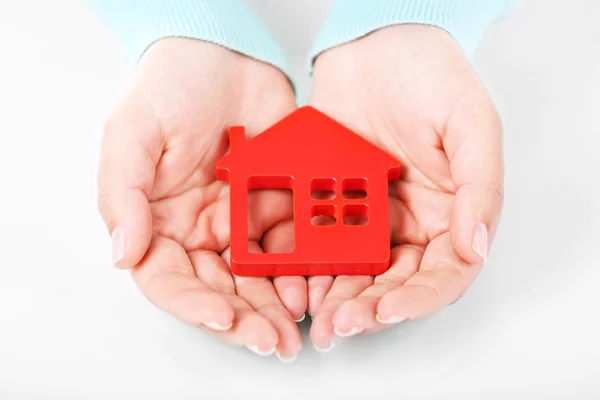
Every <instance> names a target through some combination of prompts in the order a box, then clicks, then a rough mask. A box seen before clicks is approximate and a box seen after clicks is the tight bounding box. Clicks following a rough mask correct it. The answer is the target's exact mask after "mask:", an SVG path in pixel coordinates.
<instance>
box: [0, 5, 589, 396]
mask: <svg viewBox="0 0 600 400" xmlns="http://www.w3.org/2000/svg"><path fill="white" fill-rule="evenodd" d="M253 3H254V4H256V5H257V6H259V8H260V9H261V10H262V15H263V16H264V18H265V21H266V22H267V23H268V24H269V25H270V26H271V27H272V28H273V29H274V30H275V31H276V33H277V34H278V36H279V37H280V38H281V40H282V41H283V43H284V44H285V45H286V46H287V47H288V49H289V50H290V56H291V57H292V60H293V63H294V65H295V67H296V70H295V71H296V72H298V73H302V72H304V70H303V68H304V65H305V64H304V61H305V59H304V53H305V51H306V50H307V49H308V46H309V44H310V40H311V38H312V36H313V35H314V33H315V32H316V30H317V28H318V26H319V23H320V20H321V18H322V16H323V15H324V14H325V13H326V11H327V7H326V6H327V5H329V4H330V1H325V2H324V1H317V0H312V1H304V2H297V1H291V0H290V1H276V0H271V1H259V0H255V1H254V2H253ZM599 20H600V2H598V1H594V0H588V1H585V0H578V1H558V0H556V1H549V0H535V1H534V0H530V1H524V4H523V5H522V6H521V7H520V8H519V9H518V10H516V11H514V12H513V13H512V14H511V15H510V16H509V17H508V18H507V19H505V20H503V21H502V22H501V23H499V24H497V25H496V26H494V27H493V28H492V29H491V30H490V31H488V34H487V35H486V37H485V40H484V41H483V43H482V45H481V48H480V51H479V53H478V56H477V61H476V62H477V68H478V70H479V71H480V73H481V75H482V76H483V78H484V79H485V81H486V82H487V84H488V87H489V90H490V91H491V92H492V94H493V96H494V98H495V99H496V102H497V106H498V108H499V109H500V112H501V114H502V116H503V118H504V125H505V128H506V161H507V170H506V174H507V175H506V193H507V198H506V205H505V209H504V217H503V221H502V226H501V229H500V232H499V236H498V237H497V240H496V242H495V245H494V247H493V253H492V255H491V260H490V262H489V264H488V265H487V266H486V268H485V269H484V271H483V273H482V275H480V277H479V279H478V280H477V282H476V283H475V284H474V285H473V286H472V288H471V289H470V290H469V291H468V293H467V295H465V296H464V297H463V298H462V300H461V301H459V302H458V303H457V304H455V305H454V306H452V307H449V308H447V309H446V310H444V311H443V312H441V313H439V314H437V315H435V316H433V317H431V318H430V319H427V320H424V321H421V322H416V323H408V324H401V325H400V326H398V327H397V328H395V329H392V330H389V331H387V332H385V333H382V334H378V335H375V336H371V337H361V338H353V339H350V340H346V341H344V342H341V343H339V344H338V346H337V347H336V348H335V349H334V350H333V351H331V352H330V353H327V354H319V353H317V352H316V351H314V350H313V348H312V346H310V342H309V341H308V340H306V341H305V343H306V345H305V347H304V350H303V352H302V353H301V355H300V356H299V358H298V359H297V360H296V362H295V363H293V364H289V365H288V364H282V363H281V362H280V361H279V360H278V359H277V358H275V357H271V358H266V359H265V358H260V357H258V356H255V355H254V354H252V353H250V352H248V351H246V349H237V348H232V347H229V346H226V345H223V344H221V343H219V342H218V341H216V340H215V339H212V338H210V337H208V336H207V335H205V334H204V333H202V332H201V331H199V330H197V329H194V328H191V327H187V326H184V325H182V324H180V323H178V322H176V321H175V320H173V319H172V318H170V317H168V316H167V315H165V314H163V313H162V312H160V311H158V310H156V309H154V308H153V307H152V306H150V305H149V303H147V301H146V300H145V299H144V298H142V296H141V295H140V294H139V292H138V291H137V289H136V288H135V287H134V285H133V284H132V282H131V281H130V279H129V276H128V275H127V274H126V273H123V272H121V271H117V270H115V269H114V268H113V267H112V265H111V263H110V258H109V256H110V252H109V238H108V235H107V234H106V231H105V230H104V226H103V224H102V222H101V220H100V217H99V215H98V213H97V211H96V203H95V201H96V200H95V194H96V187H95V184H96V181H95V173H96V165H97V164H96V162H97V156H98V152H99V139H100V129H101V127H102V124H103V122H104V118H105V117H106V114H107V113H108V111H109V110H110V107H111V105H112V101H113V98H114V95H115V92H116V91H117V90H118V88H119V86H120V85H121V84H122V83H123V81H124V79H126V73H127V70H126V66H125V64H124V63H123V61H122V58H121V57H120V55H119V53H118V52H117V47H116V44H115V43H114V42H113V41H112V39H111V38H110V36H109V35H108V34H107V32H106V31H105V30H104V28H103V27H102V25H101V24H100V23H99V22H98V21H96V20H95V19H94V17H93V16H92V15H90V14H89V13H88V12H87V11H86V10H85V9H84V8H83V7H82V6H81V5H79V4H78V3H76V2H71V1H53V2H43V1H37V2H35V1H22V2H16V1H15V2H2V3H1V5H0V129H1V133H0V135H1V136H0V137H1V142H0V191H1V196H0V227H1V230H0V235H1V238H0V255H1V258H0V272H1V274H0V399H21V398H28V399H30V398H31V399H48V398H60V399H65V398H82V399H83V398H85V399H89V398H144V399H154V398H156V399H159V398H160V399H188V398H190V399H191V398H211V399H213V398H219V399H221V398H228V399H233V398H261V399H264V398H276V399H302V398H310V397H315V396H318V395H323V396H324V397H325V396H328V397H330V396H331V398H333V397H332V396H334V395H335V396H336V397H337V396H339V397H340V398H348V399H354V398H357V399H358V398H361V399H362V398H367V397H373V398H395V399H399V398H403V399H438V398H440V399H441V398H443V399H509V398H511V399H512V398H516V397H518V398H527V399H538V398H539V399H577V400H579V399H600V312H599V305H600V290H599V286H600V255H599V252H598V249H599V248H600V229H599V226H600V211H599V207H600V201H599V200H600V196H599V193H600V192H599V190H598V188H599V185H600V156H599V155H598V151H599V149H600V128H599V123H598V116H599V112H600V73H599V71H600V44H599V41H598V39H599V38H600V24H599V23H598V21H599ZM301 83H302V84H306V83H307V81H306V80H304V81H302V80H301ZM304 89H306V88H305V87H304V88H303V90H304ZM308 323H309V321H308V320H307V321H304V322H303V323H302V328H303V332H304V334H305V337H306V330H307V329H306V328H307V326H308ZM306 339H307V338H306ZM210 392H212V394H209V393H210ZM215 393H216V394H215Z"/></svg>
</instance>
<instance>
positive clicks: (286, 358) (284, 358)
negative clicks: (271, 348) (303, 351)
mask: <svg viewBox="0 0 600 400" xmlns="http://www.w3.org/2000/svg"><path fill="white" fill-rule="evenodd" d="M275 354H276V355H277V358H279V360H281V362H283V363H286V364H290V363H293V362H294V361H296V358H298V354H297V353H296V354H294V355H293V356H292V357H282V356H281V354H279V352H276V353H275Z"/></svg>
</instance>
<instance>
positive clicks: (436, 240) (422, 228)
mask: <svg viewBox="0 0 600 400" xmlns="http://www.w3.org/2000/svg"><path fill="white" fill-rule="evenodd" d="M396 29H397V30H398V31H396ZM404 29H406V28H404V27H398V28H388V29H386V30H383V31H381V32H378V33H375V34H372V35H370V36H368V37H366V38H364V39H361V40H359V41H357V42H355V43H351V44H349V45H345V46H340V47H339V48H338V49H333V50H330V51H328V52H326V53H325V54H324V55H322V56H321V57H320V58H319V59H318V60H317V63H316V66H315V82H314V89H313V93H312V96H311V99H310V103H311V104H312V105H313V106H315V107H317V108H319V109H321V110H323V111H325V112H326V113H328V114H329V115H331V116H332V117H334V118H336V119H338V120H339V121H340V122H342V123H344V124H345V125H347V126H348V127H350V128H351V129H353V130H355V131H356V132H357V133H359V134H361V135H362V136H364V137H366V138H367V139H368V140H370V141H371V142H373V143H374V144H376V145H378V146H380V147H381V148H383V149H385V150H386V151H388V152H389V153H390V154H391V155H393V156H394V157H396V158H397V159H398V160H400V161H401V163H402V168H403V172H402V177H401V179H400V180H399V181H397V182H392V183H391V184H390V187H389V210H390V223H391V236H390V238H391V257H392V258H391V267H390V269H389V270H388V271H387V272H386V273H384V274H382V275H380V276H378V277H375V278H373V277H346V276H344V277H337V278H336V279H335V280H334V279H333V278H325V277H318V278H311V279H309V310H310V312H311V314H312V315H313V316H314V320H315V323H314V324H313V327H312V330H311V336H312V338H313V341H315V343H316V344H317V345H318V346H320V347H327V346H328V344H329V343H330V342H331V337H332V335H333V333H334V331H335V332H336V333H337V334H338V335H341V336H345V335H352V334H356V333H359V332H373V331H377V330H379V329H382V328H383V327H385V326H386V323H391V322H399V321H400V320H404V319H409V320H410V319H416V318H419V317H422V316H425V315H428V314H430V313H432V312H434V311H436V310H438V309H440V308H442V307H443V306H444V305H447V304H449V303H451V302H453V301H455V300H456V299H457V298H458V297H459V296H460V294H461V293H463V292H464V290H466V289H467V287H468V285H469V284H470V283H471V282H472V281H473V279H475V276H476V275H477V273H478V271H479V269H480V267H481V264H480V263H474V264H469V263H467V262H466V261H465V260H463V259H462V258H461V257H459V256H458V254H457V252H456V250H455V248H454V246H453V238H452V237H451V234H450V225H451V221H452V218H453V210H452V206H453V204H454V202H455V199H456V193H457V188H456V183H455V178H456V174H457V172H459V173H460V171H459V170H458V169H460V165H459V166H457V165H452V164H451V162H450V160H451V159H452V157H453V154H454V152H456V151H460V150H459V148H460V144H459V143H457V142H456V141H455V139H454V138H453V137H451V136H450V135H447V134H446V133H447V132H446V130H447V127H448V125H449V123H450V121H451V120H452V119H453V113H454V111H455V109H456V108H457V107H461V106H460V103H461V102H462V101H463V100H462V96H463V95H464V93H465V92H469V91H474V92H475V91H476V90H478V89H479V87H478V86H477V85H478V82H477V81H476V80H475V79H473V73H472V71H471V69H470V68H469V65H468V63H467V62H466V61H463V60H462V58H460V57H459V58H457V54H458V52H457V51H456V48H455V46H453V45H450V46H449V45H448V43H450V41H449V40H447V39H446V38H442V43H443V45H442V46H441V49H440V48H437V49H436V48H434V49H432V51H431V53H428V52H427V50H422V47H425V48H427V46H424V45H423V43H417V46H419V49H420V51H421V54H419V56H417V57H415V56H414V54H415V49H414V48H412V49H411V48H409V49H407V51H406V52H405V53H404V52H403V51H402V50H398V47H399V46H398V45H397V44H398V38H399V37H402V35H405V34H406V32H404V31H403V30H404ZM412 29H414V28H412ZM417 29H419V28H417ZM428 29H431V28H428ZM398 35H400V36H398ZM436 35H439V34H438V33H436ZM442 35H444V34H442ZM386 36H389V37H386ZM390 39H392V40H391V41H390ZM400 40H401V39H400ZM436 40H439V39H437V38H436ZM390 42H391V44H392V47H386V46H384V45H382V43H390ZM448 49H449V50H448ZM444 53H446V54H444ZM365 54H369V57H365ZM444 57H448V58H452V59H458V62H456V63H454V64H453V63H440V62H438V61H437V60H438V58H441V59H444ZM341 65H352V66H353V67H352V68H342V67H341ZM347 82H353V85H348V84H347ZM475 93H476V94H477V95H479V91H477V92H475ZM482 98H483V99H484V101H487V99H486V98H485V97H484V96H482ZM453 178H454V179H453Z"/></svg>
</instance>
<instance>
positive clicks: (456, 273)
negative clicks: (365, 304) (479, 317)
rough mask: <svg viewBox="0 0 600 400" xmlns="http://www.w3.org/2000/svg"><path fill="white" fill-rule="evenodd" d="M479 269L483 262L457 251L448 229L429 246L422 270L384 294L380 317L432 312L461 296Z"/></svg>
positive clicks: (410, 316)
mask: <svg viewBox="0 0 600 400" xmlns="http://www.w3.org/2000/svg"><path fill="white" fill-rule="evenodd" d="M480 270H481V264H469V263H467V262H466V261H464V260H463V259H462V258H461V257H460V256H459V255H458V254H457V253H456V251H455V250H454V247H453V246H452V242H451V240H450V234H449V233H445V234H443V235H441V236H439V237H437V238H435V239H434V240H433V241H432V242H431V243H430V244H429V246H427V249H426V250H425V253H424V255H423V259H422V260H421V265H420V266H419V272H417V273H416V274H414V275H413V276H412V277H410V278H409V279H408V280H407V281H406V282H405V283H404V285H402V286H400V287H398V288H396V289H393V290H392V291H390V292H388V293H387V294H385V295H383V297H382V298H381V301H380V302H379V304H378V305H377V320H378V321H379V322H383V323H388V324H390V323H397V322H400V321H404V320H415V319H419V318H423V317H426V316H428V315H430V314H433V313H435V312H437V311H439V310H441V309H442V308H444V307H446V306H448V305H450V304H452V303H453V302H455V301H456V300H458V299H459V298H460V297H461V296H462V295H463V293H464V292H465V291H466V290H467V288H468V287H469V286H470V285H471V283H472V282H473V281H474V280H475V278H476V277H477V275H478V274H479V271H480Z"/></svg>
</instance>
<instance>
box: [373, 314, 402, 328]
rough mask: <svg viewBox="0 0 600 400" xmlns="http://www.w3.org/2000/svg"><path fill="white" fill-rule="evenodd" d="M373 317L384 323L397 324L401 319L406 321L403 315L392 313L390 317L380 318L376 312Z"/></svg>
mask: <svg viewBox="0 0 600 400" xmlns="http://www.w3.org/2000/svg"><path fill="white" fill-rule="evenodd" d="M375 319H376V320H377V322H379V323H380V324H386V325H391V324H399V323H400V322H402V321H406V318H405V317H400V316H398V315H392V316H391V317H389V318H387V319H384V318H381V317H380V316H379V314H377V315H376V316H375Z"/></svg>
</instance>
